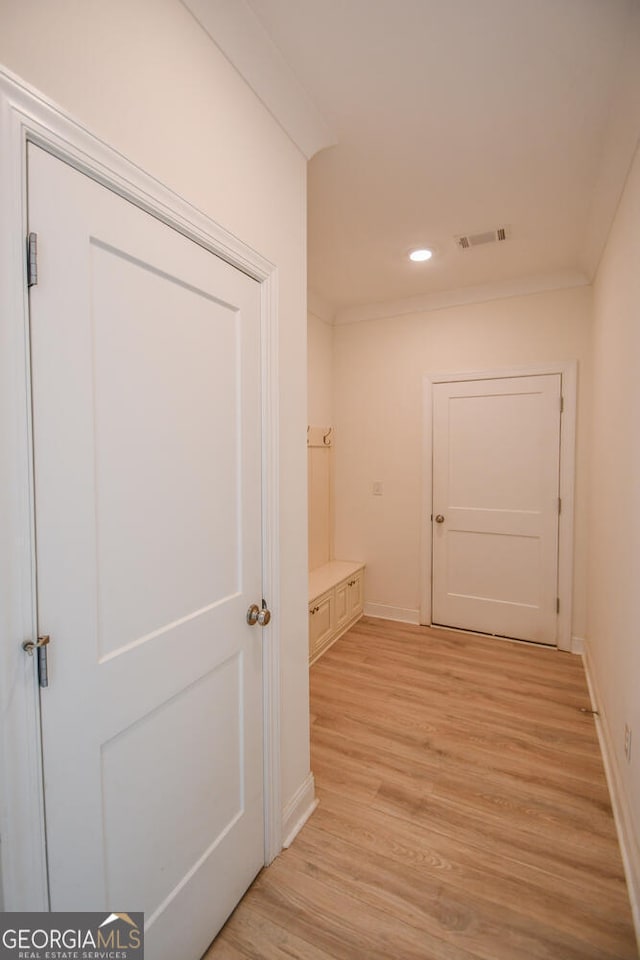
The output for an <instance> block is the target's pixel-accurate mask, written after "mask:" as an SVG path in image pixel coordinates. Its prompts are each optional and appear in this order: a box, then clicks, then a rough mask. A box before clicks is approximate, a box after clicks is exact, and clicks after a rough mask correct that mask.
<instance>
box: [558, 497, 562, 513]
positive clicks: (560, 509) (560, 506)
mask: <svg viewBox="0 0 640 960" xmlns="http://www.w3.org/2000/svg"><path fill="white" fill-rule="evenodd" d="M561 513H562V497H558V515H560V514H561Z"/></svg>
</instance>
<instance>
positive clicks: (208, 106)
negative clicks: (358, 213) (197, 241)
mask: <svg viewBox="0 0 640 960" xmlns="http://www.w3.org/2000/svg"><path fill="white" fill-rule="evenodd" d="M0 62H2V63H3V64H4V65H5V66H6V67H7V68H9V69H10V70H12V71H13V72H14V73H16V74H17V75H18V76H20V77H21V78H23V79H24V80H26V81H27V82H29V83H30V84H32V85H33V86H34V87H35V88H37V89H38V90H40V91H41V92H42V93H44V94H45V95H47V96H48V97H49V98H50V99H51V100H53V101H55V102H56V103H58V104H59V105H60V106H62V107H63V108H64V109H65V110H67V111H68V112H69V113H71V114H72V115H73V116H75V117H76V118H77V119H78V120H79V121H80V122H81V123H83V124H84V125H85V126H86V127H87V128H88V129H89V130H91V131H92V132H93V133H95V134H96V135H97V136H99V137H100V138H101V139H103V140H105V141H106V142H107V143H109V144H110V145H112V146H113V147H115V148H116V149H117V150H119V151H120V152H121V153H122V154H124V155H125V156H126V157H127V158H128V159H130V160H132V161H133V162H134V163H136V164H137V165H138V166H139V167H142V168H143V169H144V170H146V171H147V172H149V173H151V174H152V175H153V176H155V177H156V178H157V179H158V180H160V181H162V182H163V183H164V184H166V185H168V186H169V187H171V188H172V189H173V190H174V191H176V192H177V193H178V194H180V195H182V196H183V197H185V198H186V199H187V200H189V201H190V202H191V203H193V204H194V205H195V206H196V207H198V208H200V209H201V210H202V211H204V212H205V213H206V214H208V215H209V216H210V217H211V218H212V219H214V220H216V221H217V222H218V223H220V224H221V225H222V226H224V227H225V228H226V229H227V230H229V231H231V232H232V233H234V234H235V235H237V236H238V237H240V238H241V239H242V240H243V241H245V242H246V243H248V244H250V245H251V246H252V247H254V248H255V249H256V250H258V251H259V252H260V253H261V254H263V255H264V256H265V257H267V258H268V259H269V260H271V261H272V262H273V263H274V264H276V265H277V268H278V301H279V325H280V351H279V387H280V421H279V436H280V462H279V476H280V484H281V488H280V495H281V502H282V504H283V507H284V509H283V510H282V514H281V526H280V530H279V536H278V546H279V552H280V559H281V580H280V603H279V605H278V615H279V625H280V635H281V643H282V670H281V687H282V743H281V756H282V801H283V806H286V805H287V803H288V802H289V800H290V799H291V798H292V797H294V796H295V795H296V794H297V792H298V790H299V789H300V788H301V785H303V784H304V782H305V779H306V778H307V776H308V773H309V737H308V680H307V677H308V671H307V604H306V592H307V577H306V569H307V550H306V532H305V531H306V529H307V524H306V517H307V513H306V510H307V507H306V450H305V440H304V437H305V430H306V366H305V364H304V362H303V363H301V362H300V358H301V357H304V356H305V350H306V324H305V314H306V289H305V282H306V264H305V257H306V162H305V159H304V157H303V156H302V154H301V153H300V152H299V151H298V149H297V148H296V147H295V146H294V145H293V143H292V142H291V141H290V140H289V138H288V137H287V136H286V134H285V133H284V132H283V130H282V129H281V128H280V126H279V125H278V124H277V123H276V122H275V120H274V119H273V118H272V117H271V115H270V114H269V113H268V111H267V110H266V109H265V107H264V106H263V105H262V104H261V103H260V101H259V100H258V98H257V97H256V95H255V94H254V93H253V92H252V91H251V90H250V89H249V88H248V87H247V85H246V84H245V83H244V81H242V80H241V78H240V77H239V75H238V74H237V73H236V71H235V70H234V69H233V67H231V65H230V64H229V63H228V61H227V60H226V59H225V58H224V57H223V56H222V54H221V53H220V51H219V50H218V48H217V47H216V46H215V44H213V43H212V41H211V39H210V38H209V37H208V36H207V34H206V33H205V32H204V31H203V30H202V28H201V27H200V26H199V24H198V23H197V22H196V21H195V20H194V18H193V17H192V16H191V14H190V13H189V12H188V11H187V9H186V8H185V7H184V6H183V5H182V4H181V3H180V2H179V0H136V2H135V3H132V2H130V0H110V2H108V3H86V2H84V0H56V2H55V3H41V2H39V0H2V3H1V4H0ZM271 601H272V598H270V602H271Z"/></svg>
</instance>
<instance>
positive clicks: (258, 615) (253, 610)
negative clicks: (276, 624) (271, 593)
mask: <svg viewBox="0 0 640 960" xmlns="http://www.w3.org/2000/svg"><path fill="white" fill-rule="evenodd" d="M262 602H263V604H264V606H263V607H262V608H260V607H259V606H258V604H257V603H252V604H251V606H250V607H249V609H248V610H247V623H248V624H249V626H250V627H255V625H256V623H259V624H260V626H261V627H266V625H267V624H268V623H269V621H270V620H271V611H270V610H269V608H268V607H267V605H266V603H264V600H263V601H262Z"/></svg>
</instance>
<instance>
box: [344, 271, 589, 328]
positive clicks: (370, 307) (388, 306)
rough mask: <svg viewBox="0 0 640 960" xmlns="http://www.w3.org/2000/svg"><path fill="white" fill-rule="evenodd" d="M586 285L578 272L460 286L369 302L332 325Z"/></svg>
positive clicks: (582, 276) (587, 281)
mask: <svg viewBox="0 0 640 960" xmlns="http://www.w3.org/2000/svg"><path fill="white" fill-rule="evenodd" d="M589 283H590V280H589V278H588V277H587V276H586V274H584V273H582V271H580V270H571V271H568V272H563V273H552V274H547V275H544V276H538V277H525V278H523V279H520V280H506V281H503V282H501V283H487V284H482V285H481V286H477V287H461V288H460V289H458V290H443V291H441V292H440V293H427V294H423V295H422V296H419V297H408V298H406V299H404V300H388V301H385V302H384V303H368V304H362V305H359V306H355V307H346V308H344V309H342V310H338V311H337V313H336V315H335V318H334V321H333V322H334V324H336V325H341V324H346V323H361V322H362V321H364V320H384V319H387V318H389V317H401V316H405V315H406V314H409V313H427V312H429V311H431V310H442V309H444V308H445V307H459V306H464V305H465V304H470V303H485V302H486V301H488V300H505V299H508V298H510V297H523V296H527V295H528V294H532V293H544V292H547V291H549V290H567V289H570V288H571V287H585V286H588V285H589Z"/></svg>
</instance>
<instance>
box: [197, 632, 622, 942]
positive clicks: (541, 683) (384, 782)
mask: <svg viewBox="0 0 640 960" xmlns="http://www.w3.org/2000/svg"><path fill="white" fill-rule="evenodd" d="M580 707H589V698H588V694H587V688H586V683H585V677H584V672H583V668H582V662H581V660H580V658H578V657H574V656H572V655H571V654H565V653H559V652H557V651H555V650H547V649H540V648H536V647H532V646H528V645H524V644H515V643H509V642H505V641H501V640H494V639H489V638H486V639H485V638H482V637H473V636H468V635H464V634H457V633H452V632H446V631H443V630H431V629H428V628H426V627H413V626H408V625H406V624H394V623H390V622H389V621H384V620H374V619H370V618H364V619H362V620H361V621H360V622H359V623H358V624H356V626H355V627H354V628H353V629H352V630H350V631H349V633H347V634H346V635H345V636H344V637H343V638H342V639H341V640H339V641H338V643H337V644H336V645H335V646H334V647H332V648H331V650H330V651H329V652H328V653H327V654H326V655H325V656H324V657H322V658H321V659H320V660H319V661H318V662H317V663H316V664H315V665H314V667H313V668H312V669H311V710H312V716H311V720H312V728H311V729H312V764H311V766H312V770H313V772H314V774H315V777H316V787H317V793H318V797H319V799H320V805H319V807H318V809H317V811H316V813H315V814H314V815H313V817H312V818H311V819H310V821H309V822H308V823H307V825H306V826H305V827H304V828H303V830H302V831H301V833H300V834H299V835H298V837H297V838H296V840H295V841H294V843H293V845H292V847H291V848H290V849H289V850H287V851H285V852H284V853H283V854H281V856H280V857H278V858H277V860H276V861H275V862H274V863H273V864H272V865H271V866H270V867H269V868H268V869H266V870H264V871H262V873H261V874H260V875H259V877H258V878H257V880H256V881H255V883H254V884H253V886H252V887H251V889H250V890H249V892H248V893H247V895H246V896H245V898H244V900H243V901H242V903H241V904H240V906H239V907H238V908H237V910H236V911H235V913H234V914H233V915H232V917H231V918H230V920H229V921H228V923H227V924H226V926H225V927H224V929H223V930H222V932H221V933H220V935H219V937H218V938H217V939H216V941H215V943H214V944H213V945H212V947H211V948H210V950H209V952H208V953H207V955H206V960H249V958H250V960H257V958H265V960H283V958H289V960H290V958H300V960H329V958H331V960H336V958H338V960H472V958H473V960H476V958H478V960H480V958H481V960H618V958H620V960H622V958H624V960H632V958H636V957H637V956H638V954H637V949H636V943H635V937H634V932H633V926H632V921H631V914H630V908H629V901H628V896H627V891H626V886H625V881H624V873H623V868H622V862H621V857H620V851H619V848H618V843H617V838H616V832H615V826H614V822H613V816H612V813H611V807H610V803H609V797H608V793H607V786H606V782H605V778H604V772H603V768H602V761H601V758H600V753H599V748H598V741H597V737H596V732H595V726H594V721H593V718H592V717H591V716H590V715H588V714H583V713H581V712H580Z"/></svg>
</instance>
